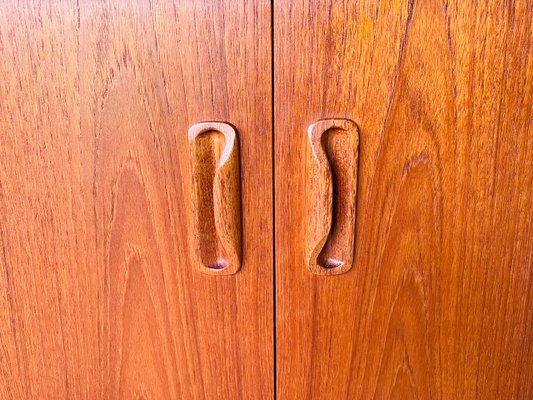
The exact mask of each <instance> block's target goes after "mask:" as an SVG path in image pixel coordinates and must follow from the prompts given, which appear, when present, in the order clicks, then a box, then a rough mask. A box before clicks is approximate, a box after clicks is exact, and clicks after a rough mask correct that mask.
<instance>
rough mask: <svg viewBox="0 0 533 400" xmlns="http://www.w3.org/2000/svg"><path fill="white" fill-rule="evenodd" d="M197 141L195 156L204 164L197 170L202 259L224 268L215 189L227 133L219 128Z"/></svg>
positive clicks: (204, 263)
mask: <svg viewBox="0 0 533 400" xmlns="http://www.w3.org/2000/svg"><path fill="white" fill-rule="evenodd" d="M195 140H196V146H195V152H196V154H195V159H196V162H197V163H198V164H199V165H201V166H202V168H199V170H198V172H197V173H196V187H197V191H198V192H197V201H198V208H197V212H198V217H197V218H198V222H199V228H198V234H199V243H200V259H201V261H202V264H203V265H204V266H205V267H207V268H209V269H212V270H217V271H221V270H223V269H225V268H227V267H228V265H229V264H228V261H227V260H226V254H225V251H224V248H223V246H222V243H221V242H220V240H219V238H218V234H217V229H216V224H215V198H214V190H213V189H214V181H215V175H216V171H217V166H218V163H219V162H220V158H221V155H222V152H223V150H224V147H225V142H226V141H225V138H224V135H223V134H221V133H220V132H217V131H208V132H204V133H202V134H201V135H199V136H198V137H197V138H196V139H195Z"/></svg>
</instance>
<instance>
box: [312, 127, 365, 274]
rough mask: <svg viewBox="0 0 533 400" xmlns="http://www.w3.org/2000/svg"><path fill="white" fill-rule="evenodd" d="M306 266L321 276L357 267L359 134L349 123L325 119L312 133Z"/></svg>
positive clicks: (340, 272)
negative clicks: (355, 264)
mask: <svg viewBox="0 0 533 400" xmlns="http://www.w3.org/2000/svg"><path fill="white" fill-rule="evenodd" d="M307 136H308V141H307V144H308V145H307V158H306V163H305V167H306V170H305V174H306V187H305V189H304V190H305V200H306V209H305V213H306V218H305V220H306V227H305V230H306V237H305V241H306V242H305V245H306V256H305V257H306V258H305V259H306V262H307V267H308V268H309V271H311V272H312V273H314V274H319V275H337V274H342V273H344V272H346V271H348V270H350V268H351V267H352V264H353V257H354V250H355V249H354V243H355V222H356V221H355V211H356V210H355V208H356V204H357V203H356V201H357V196H356V195H357V162H358V154H359V153H358V149H359V132H358V130H357V125H355V123H354V122H353V121H350V120H348V119H325V120H320V121H317V122H315V123H314V124H311V125H310V126H309V128H308V129H307Z"/></svg>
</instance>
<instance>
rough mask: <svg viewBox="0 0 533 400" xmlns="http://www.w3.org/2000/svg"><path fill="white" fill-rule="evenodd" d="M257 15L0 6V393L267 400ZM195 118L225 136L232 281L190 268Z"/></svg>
mask: <svg viewBox="0 0 533 400" xmlns="http://www.w3.org/2000/svg"><path fill="white" fill-rule="evenodd" d="M270 17H271V14H270V2H267V1H260V0H258V1H247V2H246V3H244V2H234V1H232V0H223V1H220V0H216V1H215V0H212V1H210V0H205V1H193V0H185V1H171V0H160V1H149V0H146V1H130V2H125V1H106V0H101V1H93V0H90V1H89V0H80V1H79V2H57V1H50V0H45V1H34V0H26V1H18V0H8V1H3V2H2V3H1V5H0V77H1V79H0V165H1V168H0V243H1V247H0V398H2V399H17V400H19V399H58V398H68V399H118V398H124V399H207V400H212V399H270V398H271V397H272V390H273V389H272V386H273V385H272V382H273V376H272V375H273V372H272V371H273V368H272V365H273V351H272V342H273V334H272V298H273V293H272V292H273V289H272V233H271V232H272V221H271V210H272V204H271V199H272V191H271V173H272V172H271V169H272V164H271V157H272V154H271V117H270V115H271V81H270V77H271V73H270V66H271V60H270V37H271V34H270ZM206 120H220V121H231V123H232V124H233V125H235V127H236V129H237V130H238V132H239V135H240V146H241V147H240V150H241V161H242V201H243V221H244V226H243V230H244V232H245V235H244V242H243V262H242V268H241V270H240V271H239V272H238V273H237V274H235V275H231V276H209V275H205V274H201V273H198V271H196V270H195V268H194V265H193V264H194V261H193V259H194V257H193V256H194V254H193V250H192V249H193V244H192V243H191V238H192V229H193V228H192V227H193V224H192V196H191V194H192V188H191V182H190V176H191V170H190V159H189V154H188V149H189V146H188V139H187V130H188V128H189V127H190V126H191V125H192V124H194V123H196V122H199V121H206ZM248 166H249V167H253V168H247V167H248Z"/></svg>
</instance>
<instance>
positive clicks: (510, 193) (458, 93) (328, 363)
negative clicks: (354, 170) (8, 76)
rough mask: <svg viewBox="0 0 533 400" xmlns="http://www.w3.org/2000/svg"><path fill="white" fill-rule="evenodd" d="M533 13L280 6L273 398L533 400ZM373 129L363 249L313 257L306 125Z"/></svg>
mask: <svg viewBox="0 0 533 400" xmlns="http://www.w3.org/2000/svg"><path fill="white" fill-rule="evenodd" d="M532 19H533V9H532V8H531V2H530V1H527V0H516V1H503V0H501V1H500V0H490V1H458V0H444V1H437V0H414V1H413V0H411V1H407V0H405V1H402V0H391V1H375V0H362V1H355V0H340V1H333V0H325V1H306V0H296V1H293V2H283V1H281V2H275V3H274V21H275V31H274V44H275V45H274V59H275V62H274V68H275V171H276V187H275V190H276V204H275V208H276V222H275V224H276V228H275V231H276V287H277V310H278V311H277V340H276V342H277V360H278V367H277V371H278V372H277V379H278V399H279V400H298V399H307V400H309V399H335V400H336V399H350V400H352V399H365V400H366V399H388V398H393V399H415V398H416V399H531V398H533V213H532V211H531V210H532V209H533V121H532V119H533V112H532V106H533V104H532V102H533V100H532V95H533V49H532V45H533V43H532V42H533V20H532ZM337 117H339V118H340V117H344V118H349V119H352V120H353V121H355V123H356V124H357V125H358V126H359V128H360V153H359V156H360V162H359V187H358V205H357V227H356V231H357V232H356V238H357V241H356V252H355V254H356V257H355V263H354V266H353V268H352V269H351V270H350V271H349V272H347V273H345V274H342V275H338V276H316V275H312V274H309V272H308V271H307V268H306V262H305V255H304V254H305V249H304V244H305V237H304V235H305V224H306V223H307V221H306V219H305V217H304V215H305V214H304V207H303V204H302V199H303V198H305V193H304V184H305V175H304V171H305V154H306V151H305V149H306V139H307V138H306V128H307V126H309V124H311V123H313V122H314V121H316V120H318V119H321V118H337Z"/></svg>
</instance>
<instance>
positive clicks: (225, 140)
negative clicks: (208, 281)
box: [189, 122, 242, 275]
mask: <svg viewBox="0 0 533 400" xmlns="http://www.w3.org/2000/svg"><path fill="white" fill-rule="evenodd" d="M189 146H190V156H191V170H192V187H193V203H192V204H193V216H194V235H195V244H196V251H195V258H196V260H197V261H196V265H197V267H198V269H199V270H200V271H201V272H204V273H206V274H213V275H231V274H234V273H236V272H237V271H238V270H239V268H240V266H241V256H242V248H241V246H242V221H241V172H240V165H239V141H238V139H237V134H236V133H235V129H234V128H233V127H232V126H230V125H228V124H225V123H222V122H202V123H198V124H194V125H193V126H191V127H190V128H189Z"/></svg>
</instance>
